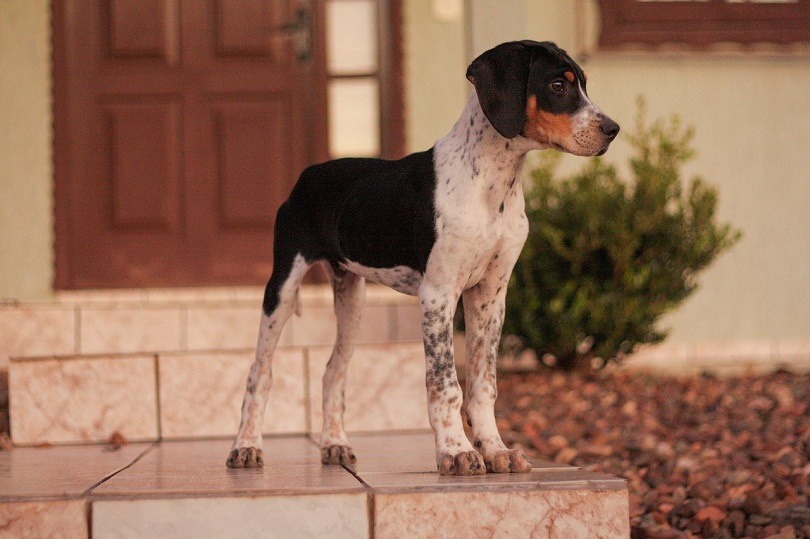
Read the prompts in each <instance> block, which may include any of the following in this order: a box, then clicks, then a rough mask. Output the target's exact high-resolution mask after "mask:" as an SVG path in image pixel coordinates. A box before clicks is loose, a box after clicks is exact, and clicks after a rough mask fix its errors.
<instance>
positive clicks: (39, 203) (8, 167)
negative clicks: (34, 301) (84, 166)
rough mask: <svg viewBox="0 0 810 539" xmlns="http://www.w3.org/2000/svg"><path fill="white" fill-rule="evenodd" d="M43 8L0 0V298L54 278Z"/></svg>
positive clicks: (28, 293)
mask: <svg viewBox="0 0 810 539" xmlns="http://www.w3.org/2000/svg"><path fill="white" fill-rule="evenodd" d="M49 13H50V8H49V2H48V0H3V1H2V2H0V73H2V77H3V82H2V84H0V133H1V134H2V135H0V298H4V297H17V298H25V299H29V298H42V297H46V296H48V295H50V294H51V287H52V282H53V210H52V200H51V199H52V197H51V192H52V177H53V173H52V170H53V167H52V161H51V113H50V107H51V97H50V92H51V76H50V74H51V73H50V70H51V67H50V55H51V50H50V22H49V19H50V15H49Z"/></svg>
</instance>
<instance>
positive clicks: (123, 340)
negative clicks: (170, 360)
mask: <svg viewBox="0 0 810 539" xmlns="http://www.w3.org/2000/svg"><path fill="white" fill-rule="evenodd" d="M182 316H183V314H182V309H181V308H180V307H165V308H158V307H154V308H153V307H130V306H121V305H117V306H109V307H83V308H82V309H81V311H80V319H79V328H80V331H79V334H80V337H79V350H80V351H81V353H82V354H117V353H128V352H136V353H137V352H157V351H161V350H181V349H182V348H183V343H182V338H181V331H180V327H181V321H182Z"/></svg>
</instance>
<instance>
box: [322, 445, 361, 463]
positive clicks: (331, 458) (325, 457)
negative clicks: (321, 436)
mask: <svg viewBox="0 0 810 539" xmlns="http://www.w3.org/2000/svg"><path fill="white" fill-rule="evenodd" d="M321 463H322V464H340V465H341V466H354V465H355V464H356V463H357V457H355V456H354V452H353V451H352V448H351V447H349V446H348V445H327V446H325V447H322V448H321Z"/></svg>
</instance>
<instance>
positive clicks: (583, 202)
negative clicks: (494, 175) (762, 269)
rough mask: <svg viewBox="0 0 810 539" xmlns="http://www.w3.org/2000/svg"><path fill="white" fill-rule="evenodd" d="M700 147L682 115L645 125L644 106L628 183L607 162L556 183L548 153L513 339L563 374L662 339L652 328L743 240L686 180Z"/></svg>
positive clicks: (513, 313) (710, 198) (708, 196)
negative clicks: (685, 168) (686, 170)
mask: <svg viewBox="0 0 810 539" xmlns="http://www.w3.org/2000/svg"><path fill="white" fill-rule="evenodd" d="M692 138H693V130H692V129H691V128H683V127H682V126H681V123H680V121H679V119H678V117H677V116H675V117H672V118H671V119H670V120H669V121H667V122H664V121H660V120H659V121H655V122H653V123H652V124H651V125H647V124H646V122H645V117H644V104H643V102H642V101H641V100H639V112H638V116H637V125H636V132H635V134H634V135H631V136H630V137H629V141H630V143H631V145H632V146H633V148H634V149H635V155H634V156H633V157H632V158H631V159H630V169H631V171H632V177H631V179H630V180H629V181H628V180H624V179H622V178H620V177H619V174H618V173H617V171H616V169H615V168H614V167H613V166H611V165H609V164H607V163H606V162H605V161H604V160H603V159H600V158H593V159H591V160H589V162H588V164H587V165H586V166H585V167H584V169H583V170H582V171H581V172H580V173H579V174H576V175H575V176H573V177H570V178H563V179H558V178H555V168H556V164H557V162H558V160H559V155H556V154H554V153H553V152H544V153H543V154H541V157H540V159H539V162H538V165H537V168H535V169H534V170H533V171H532V173H531V185H530V186H529V189H528V192H527V198H526V214H527V216H528V218H529V222H530V231H529V237H528V240H527V241H526V246H525V247H524V249H523V252H522V254H521V256H520V259H519V261H518V263H517V265H516V266H515V270H514V272H513V273H512V279H511V281H510V283H509V291H508V294H507V303H506V320H505V324H504V334H505V335H515V336H517V337H519V338H520V340H521V342H522V343H523V345H524V346H526V347H528V348H532V349H534V350H536V351H537V352H538V355H539V356H541V357H543V356H545V357H547V358H555V359H556V364H557V365H558V366H560V367H562V368H573V367H581V366H585V365H591V364H592V363H594V358H600V359H602V360H603V361H604V362H607V361H610V360H614V359H621V358H623V357H624V356H625V355H627V354H628V353H630V352H631V351H632V350H633V349H634V348H635V347H636V346H637V345H639V344H643V343H657V342H660V341H661V340H663V339H664V337H665V336H666V332H665V331H662V330H660V329H659V328H657V327H656V321H657V320H658V319H659V318H660V317H661V316H662V315H663V314H664V313H666V312H667V311H670V310H672V309H673V308H674V307H676V306H677V305H678V304H679V303H681V302H682V301H683V300H684V299H686V298H687V297H688V296H689V295H690V294H692V292H694V291H695V288H696V287H697V276H698V274H699V273H700V271H701V270H703V269H704V268H706V267H707V266H708V265H709V264H710V263H711V262H712V260H714V259H715V257H717V255H719V254H720V253H722V252H723V251H726V250H727V249H729V248H730V247H731V246H732V245H734V243H736V242H737V241H738V239H739V238H740V235H741V234H740V232H739V231H737V230H735V229H733V228H732V227H731V225H729V224H727V223H718V222H717V219H716V217H715V210H716V208H717V191H716V189H714V188H713V187H711V186H710V185H708V184H707V183H706V182H705V181H703V180H702V179H701V178H697V177H695V178H692V179H691V180H690V181H689V182H688V183H687V182H684V181H683V180H682V178H681V166H682V165H683V163H684V162H686V161H687V160H689V159H690V158H691V157H692V156H693V154H694V151H693V148H692V145H691V142H692Z"/></svg>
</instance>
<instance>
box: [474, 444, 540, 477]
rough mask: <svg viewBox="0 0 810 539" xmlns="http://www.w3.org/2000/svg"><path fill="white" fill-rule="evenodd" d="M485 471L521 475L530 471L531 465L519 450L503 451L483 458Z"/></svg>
mask: <svg viewBox="0 0 810 539" xmlns="http://www.w3.org/2000/svg"><path fill="white" fill-rule="evenodd" d="M484 461H485V462H486V463H487V471H488V472H493V473H510V472H511V473H522V472H530V471H532V463H531V462H529V459H527V458H526V456H525V455H524V454H523V451H521V450H520V449H504V450H502V451H496V452H494V453H492V454H491V455H488V456H485V457H484Z"/></svg>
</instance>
